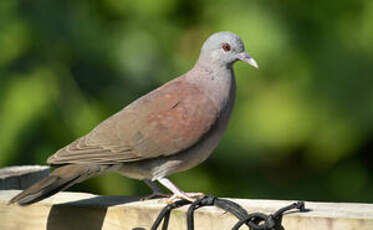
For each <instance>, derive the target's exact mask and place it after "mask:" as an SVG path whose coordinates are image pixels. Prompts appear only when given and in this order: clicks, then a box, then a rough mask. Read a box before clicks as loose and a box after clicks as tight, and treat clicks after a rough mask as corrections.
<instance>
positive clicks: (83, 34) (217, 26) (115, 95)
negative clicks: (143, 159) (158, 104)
mask: <svg viewBox="0 0 373 230" xmlns="http://www.w3.org/2000/svg"><path fill="white" fill-rule="evenodd" d="M224 30H229V31H233V32H235V33H237V34H238V35H240V36H241V37H242V39H243V40H244V41H245V44H246V49H247V50H248V51H249V53H250V54H251V55H252V56H253V57H255V59H256V60H257V61H258V63H259V66H260V69H259V70H258V71H257V70H255V69H253V68H250V67H248V65H246V64H243V63H238V64H236V65H235V70H236V78H237V84H238V92H237V94H238V95H237V101H236V105H235V109H234V112H233V117H232V119H231V122H230V125H229V127H228V131H227V133H226V135H225V137H224V139H223V141H222V142H221V144H220V145H219V147H218V149H217V150H216V151H215V153H214V154H213V155H212V156H211V157H210V158H209V159H208V160H207V161H206V162H205V163H203V164H202V165H200V166H199V167H197V168H194V169H193V170H190V171H188V172H184V173H180V174H177V175H174V176H172V177H171V179H173V180H174V182H176V183H177V184H178V185H179V186H180V187H181V188H183V189H184V190H186V191H201V192H204V193H214V194H216V195H218V196H229V197H245V198H272V199H301V200H323V201H326V200H328V201H362V202H373V195H372V194H373V183H372V181H373V180H372V179H373V155H372V151H373V117H372V115H373V90H372V84H373V76H372V73H373V1H369V0H355V1H350V0H338V1H337V0H335V1H332V0H331V1H321V0H319V1H317V0H312V1H296V0H250V1H248V0H245V1H244V0H241V1H216V0H214V1H213V0H197V1H188V0H182V1H172V0H157V1H154V0H142V1H131V0H123V1H119V0H101V1H98V0H97V1H73V0H65V1H51V0H1V1H0V118H1V119H0V124H1V126H0V127H1V128H0V166H2V167H3V166H11V165H25V164H44V163H45V161H46V159H47V157H48V156H49V155H51V154H53V153H54V152H55V151H56V150H57V149H58V148H60V147H63V146H64V145H66V144H68V143H70V142H71V141H73V140H74V139H75V138H78V137H80V136H82V135H84V134H86V133H87V132H88V131H90V130H91V129H92V128H93V127H94V126H95V125H96V124H98V123H99V122H100V121H102V120H103V119H105V118H106V117H108V116H110V115H111V114H113V113H115V112H117V111H118V110H120V109H121V108H122V107H123V106H125V105H127V104H128V103H130V102H131V101H132V100H134V99H135V98H137V97H139V96H141V95H143V94H145V93H147V92H149V91H150V90H152V89H154V88H156V87H158V86H160V85H161V84H163V83H165V82H167V81H168V80H170V79H172V78H173V77H175V76H178V75H180V74H182V73H184V72H185V71H187V70H188V69H189V68H191V67H192V65H193V64H194V62H195V60H196V59H197V57H198V55H199V49H200V47H201V45H202V43H203V41H204V40H205V39H206V38H207V37H208V36H209V35H210V34H212V33H214V32H216V31H224ZM72 189H73V190H79V191H89V192H92V193H98V194H111V195H144V194H147V193H149V190H148V189H147V188H146V186H145V185H143V184H142V183H141V182H138V181H135V180H131V179H127V178H123V177H121V176H118V175H115V174H108V175H103V176H100V177H97V178H95V179H91V180H89V181H87V182H85V183H83V184H81V185H77V186H74V187H73V188H72Z"/></svg>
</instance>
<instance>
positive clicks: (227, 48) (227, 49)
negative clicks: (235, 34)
mask: <svg viewBox="0 0 373 230" xmlns="http://www.w3.org/2000/svg"><path fill="white" fill-rule="evenodd" d="M221 48H223V50H224V51H225V52H228V51H231V49H232V48H231V45H229V44H228V43H224V44H223V46H222V47H221Z"/></svg>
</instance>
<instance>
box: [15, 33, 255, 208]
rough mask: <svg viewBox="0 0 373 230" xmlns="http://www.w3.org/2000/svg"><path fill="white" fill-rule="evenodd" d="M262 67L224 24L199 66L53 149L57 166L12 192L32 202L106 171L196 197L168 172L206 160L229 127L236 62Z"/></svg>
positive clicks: (179, 196) (18, 199)
mask: <svg viewBox="0 0 373 230" xmlns="http://www.w3.org/2000/svg"><path fill="white" fill-rule="evenodd" d="M238 60H240V61H243V62H246V63H248V64H250V65H252V66H254V67H255V68H258V65H257V63H256V61H255V60H254V59H253V58H252V57H251V56H250V55H249V54H248V53H247V52H245V48H244V44H243V42H242V40H241V38H240V37H239V36H238V35H236V34H234V33H232V32H217V33H214V34H212V35H211V36H210V37H208V39H207V40H206V41H205V42H204V44H203V46H202V48H201V52H200V56H199V58H198V60H197V62H196V64H195V65H194V67H193V68H192V69H190V70H189V71H188V72H186V73H185V74H183V75H181V76H180V77H177V78H174V79H173V80H171V81H169V82H167V83H166V84H164V85H162V86H160V87H159V88H157V89H155V90H153V91H151V92H149V93H148V94H146V95H144V96H142V97H140V98H138V99H137V100H135V101H134V102H132V103H131V104H129V105H127V106H126V107H124V108H123V109H122V110H121V111H119V112H118V113H116V114H114V115H113V116H111V117H109V118H107V119H106V120H104V121H103V122H102V123H100V124H99V125H98V126H96V127H95V128H94V129H93V130H92V131H91V132H89V133H88V134H87V135H85V136H83V137H80V138H78V139H77V140H75V141H74V142H72V143H71V144H69V145H67V146H65V147H63V148H62V149H60V150H58V151H57V152H56V153H55V154H54V155H52V156H50V157H49V158H48V160H47V163H48V164H50V165H51V166H54V167H56V169H55V170H54V171H53V172H52V173H51V174H50V175H49V176H47V177H46V178H44V179H42V180H40V181H39V182H36V183H35V184H33V185H31V186H30V187H29V188H27V189H25V190H24V191H23V192H21V193H19V194H18V195H16V196H15V197H14V198H12V199H11V200H10V201H9V203H17V204H18V205H29V204H32V203H35V202H37V201H40V200H43V199H45V198H47V197H50V196H52V195H54V194H56V193H57V192H59V191H63V190H65V189H67V188H69V187H70V186H72V185H74V184H76V183H79V182H82V181H84V180H86V179H88V178H91V177H94V176H97V175H99V174H102V173H105V172H117V173H119V174H121V175H123V176H127V177H129V178H133V179H138V180H143V181H144V182H145V183H146V184H147V185H149V186H150V188H151V189H152V191H153V193H152V194H154V195H157V194H158V195H159V194H161V191H162V190H161V189H160V188H159V187H158V186H157V184H156V183H155V182H156V181H158V182H159V183H160V184H162V185H163V186H164V187H166V188H167V189H168V190H170V191H171V192H172V195H170V197H169V199H168V201H169V202H171V203H172V202H174V201H175V200H177V199H186V200H189V201H194V200H195V199H196V197H198V196H199V195H201V193H187V192H184V191H183V190H181V189H180V188H178V187H177V186H176V185H175V184H173V183H172V182H171V181H170V180H169V179H167V176H169V175H171V174H174V173H177V172H181V171H185V170H188V169H191V168H193V167H195V166H197V165H199V164H200V163H201V162H203V161H205V160H206V159H207V158H208V157H209V155H210V154H211V153H212V152H213V150H214V149H215V148H216V147H217V145H218V143H219V142H220V140H221V138H222V136H223V135H224V133H225V131H226V128H227V124H228V121H229V118H230V115H231V112H232V109H233V105H234V101H235V92H236V82H235V77H234V73H233V64H234V63H235V62H236V61H238Z"/></svg>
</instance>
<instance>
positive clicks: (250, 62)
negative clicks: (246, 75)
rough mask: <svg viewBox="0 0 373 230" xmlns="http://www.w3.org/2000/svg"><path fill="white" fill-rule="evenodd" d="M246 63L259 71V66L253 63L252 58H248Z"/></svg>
mask: <svg viewBox="0 0 373 230" xmlns="http://www.w3.org/2000/svg"><path fill="white" fill-rule="evenodd" d="M248 63H249V64H250V65H252V66H254V67H255V68H256V69H259V65H258V63H257V62H256V61H255V59H254V58H250V59H249V61H248Z"/></svg>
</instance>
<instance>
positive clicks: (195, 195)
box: [158, 177, 204, 203]
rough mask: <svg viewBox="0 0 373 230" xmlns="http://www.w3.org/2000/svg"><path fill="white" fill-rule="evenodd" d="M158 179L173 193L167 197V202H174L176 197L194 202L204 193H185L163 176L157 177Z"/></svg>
mask: <svg viewBox="0 0 373 230" xmlns="http://www.w3.org/2000/svg"><path fill="white" fill-rule="evenodd" d="M158 181H159V183H161V184H162V185H163V186H165V187H166V188H168V189H169V190H170V191H171V192H172V193H173V195H172V196H171V197H170V198H168V199H167V203H174V202H175V200H176V199H184V200H189V201H190V202H194V201H196V200H197V199H198V198H200V197H202V196H204V194H203V193H200V192H188V193H186V192H184V191H182V190H181V189H179V188H178V187H177V186H176V185H175V184H174V183H172V182H171V181H170V180H169V179H167V178H165V177H163V178H160V179H158Z"/></svg>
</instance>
